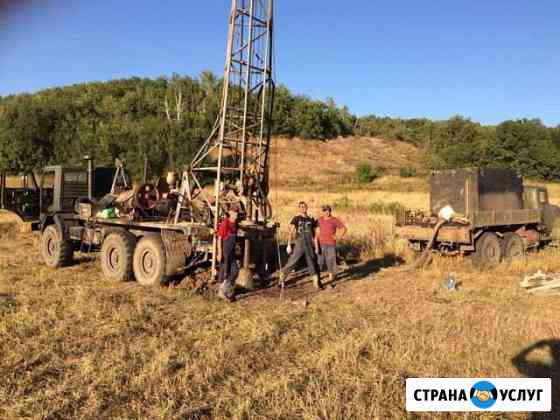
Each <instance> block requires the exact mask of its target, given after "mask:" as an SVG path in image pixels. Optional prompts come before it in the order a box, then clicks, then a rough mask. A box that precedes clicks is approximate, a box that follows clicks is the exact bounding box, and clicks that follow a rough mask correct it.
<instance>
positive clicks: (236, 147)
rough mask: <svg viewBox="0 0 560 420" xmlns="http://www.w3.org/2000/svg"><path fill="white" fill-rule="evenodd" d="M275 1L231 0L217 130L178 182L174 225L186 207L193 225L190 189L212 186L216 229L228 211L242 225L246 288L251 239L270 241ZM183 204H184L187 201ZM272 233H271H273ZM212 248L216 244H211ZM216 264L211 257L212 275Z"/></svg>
mask: <svg viewBox="0 0 560 420" xmlns="http://www.w3.org/2000/svg"><path fill="white" fill-rule="evenodd" d="M273 8H274V4H273V0H268V1H262V0H232V6H231V15H230V21H229V31H228V42H227V51H226V64H225V72H224V83H223V92H222V102H221V110H220V114H219V116H218V119H217V122H216V125H215V127H214V129H213V131H212V133H211V135H210V136H209V138H208V140H207V141H206V142H205V143H204V145H203V146H202V148H201V149H200V150H199V151H198V153H197V154H196V156H195V158H194V159H193V161H192V163H191V165H190V167H189V168H187V169H186V170H185V172H184V173H183V177H182V187H181V194H180V197H181V199H180V200H179V204H178V210H177V212H176V215H175V217H176V222H178V221H179V220H180V219H181V214H182V212H183V210H185V207H187V209H186V210H187V211H188V212H189V214H190V215H191V221H193V222H195V221H197V220H196V218H195V217H194V214H195V212H193V211H192V202H193V195H192V192H193V188H195V189H196V190H197V191H199V192H201V191H203V190H204V181H203V180H211V182H213V185H212V187H213V189H214V192H213V194H212V196H211V197H210V196H206V197H205V201H206V203H205V204H206V205H207V208H208V209H209V212H208V214H209V215H210V218H211V223H212V225H213V228H214V230H216V229H217V226H218V222H219V220H220V217H221V216H222V215H223V214H224V212H225V210H226V209H227V208H228V207H234V208H236V209H237V210H240V212H241V214H242V218H243V219H244V221H243V222H242V223H241V232H242V235H243V236H244V247H243V250H244V251H243V252H244V258H243V270H241V272H240V276H241V277H242V282H246V283H247V284H248V283H249V282H250V281H249V280H248V279H249V278H250V277H251V274H250V272H249V265H250V262H249V261H250V256H251V245H252V242H254V239H255V238H259V237H263V236H264V237H270V236H271V235H272V236H274V229H275V228H274V227H270V226H269V225H270V223H269V222H270V217H271V207H270V203H269V201H268V188H269V186H268V181H269V171H268V155H269V149H270V135H271V132H270V130H271V118H272V108H273V101H274V88H275V85H274V80H273V73H272V66H273V11H274V9H273ZM185 198H186V199H187V200H186V203H185V200H184V199H185ZM271 229H272V230H271ZM214 247H215V240H214ZM215 265H216V261H215V259H214V258H212V271H213V272H214V271H215Z"/></svg>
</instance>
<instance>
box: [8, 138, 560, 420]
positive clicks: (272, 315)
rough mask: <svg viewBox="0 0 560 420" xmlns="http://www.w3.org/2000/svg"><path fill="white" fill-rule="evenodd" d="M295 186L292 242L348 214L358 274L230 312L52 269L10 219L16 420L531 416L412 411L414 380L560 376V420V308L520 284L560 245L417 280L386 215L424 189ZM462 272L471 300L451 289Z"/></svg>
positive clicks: (280, 195)
mask: <svg viewBox="0 0 560 420" xmlns="http://www.w3.org/2000/svg"><path fill="white" fill-rule="evenodd" d="M314 147H317V148H320V145H316V146H314ZM330 147H332V146H330ZM319 150H320V149H319ZM289 158H290V159H292V162H295V163H294V165H295V166H296V167H298V168H299V167H301V166H302V165H303V164H304V163H305V162H306V161H305V160H304V161H298V160H297V159H299V157H298V156H295V155H289ZM276 159H277V160H280V159H286V156H285V155H282V156H280V157H277V158H276ZM313 171H314V172H313V173H317V171H319V172H320V168H314V169H313ZM343 172H344V171H343ZM350 173H351V172H350V171H349V170H348V171H347V176H348V178H346V181H348V180H349V179H350V178H349V177H350V175H349V174H350ZM278 174H279V175H278V176H279V177H280V180H276V181H278V182H277V185H276V189H274V190H273V191H272V193H271V197H272V199H273V201H274V204H275V209H276V210H277V212H278V214H277V216H276V217H277V220H279V221H280V222H281V223H282V226H283V232H284V233H285V228H286V226H287V222H288V220H289V218H290V217H291V216H292V215H293V213H294V211H295V205H296V204H297V201H298V200H300V199H303V200H306V201H308V202H309V204H310V207H311V211H312V213H314V214H317V212H318V209H319V207H320V205H322V204H324V203H330V204H333V205H334V206H335V209H336V210H335V212H336V214H337V215H339V216H340V217H341V218H343V219H344V220H345V221H346V222H347V224H348V226H349V229H350V230H349V234H348V238H347V240H346V241H344V243H343V244H342V251H343V254H344V256H345V257H346V258H347V260H348V265H347V266H346V267H345V269H344V272H343V273H342V274H341V278H340V280H339V281H337V282H336V283H335V284H334V285H332V286H334V287H332V286H331V285H329V287H327V288H326V290H325V291H323V292H320V293H316V292H314V290H313V289H312V287H311V284H310V280H309V279H307V278H299V279H296V280H295V282H293V283H291V286H290V287H289V288H288V290H287V291H286V292H285V294H283V295H281V294H280V291H279V290H277V289H275V288H274V289H271V290H265V291H260V292H255V293H253V294H248V295H243V296H241V298H240V299H239V300H238V302H237V303H235V304H232V305H228V304H224V303H223V302H222V301H219V300H218V299H217V298H216V297H214V296H213V295H212V294H211V293H208V292H204V293H202V292H199V291H196V290H195V289H194V287H193V284H194V283H195V282H196V275H195V276H194V277H195V278H186V279H185V280H184V281H183V282H181V283H180V284H179V285H177V286H172V287H165V288H156V289H143V288H140V287H138V286H137V285H135V284H134V283H131V284H114V283H111V282H109V281H107V280H105V279H103V278H102V277H101V275H100V271H99V268H98V261H96V260H91V259H88V258H85V257H80V258H79V261H78V262H79V263H78V264H75V265H73V266H72V267H69V268H66V269H62V270H59V271H55V270H51V269H48V268H46V267H44V266H43V265H41V264H40V262H39V255H38V237H37V236H34V235H32V234H20V233H17V229H16V228H15V227H14V225H13V224H11V223H8V222H7V220H6V219H5V218H2V216H0V237H1V240H0V354H1V355H2V357H1V358H0V418H2V419H14V418H50V419H58V418H92V419H98V418H150V419H152V418H153V419H168V418H169V419H191V418H224V419H229V418H236V419H249V418H262V419H268V418H281V419H293V418H304V419H349V418H356V419H393V418H394V419H403V418H410V419H412V418H441V419H444V418H461V419H463V418H483V419H491V418H492V419H493V418H496V419H498V418H500V419H506V418H507V419H522V418H527V417H528V416H527V414H523V413H519V414H508V415H501V416H494V415H491V414H485V415H480V416H463V415H460V416H459V415H457V416H455V415H421V416H413V415H408V416H407V413H406V412H405V409H404V395H405V394H404V391H405V387H404V385H405V380H406V378H408V377H438V376H441V377H523V376H547V377H552V378H553V388H554V389H553V392H554V395H555V397H554V403H553V404H554V410H555V411H554V412H553V413H549V414H548V415H546V416H544V417H536V416H533V417H531V418H550V419H556V418H560V311H558V304H559V303H560V298H559V297H558V296H531V295H528V294H527V293H526V292H525V291H524V290H523V289H521V288H520V287H519V281H520V280H521V279H522V277H523V275H524V274H525V273H533V272H535V271H536V270H537V269H542V270H548V271H560V253H559V252H558V251H556V250H555V249H548V250H545V251H542V252H539V253H534V254H531V255H530V256H529V258H528V259H527V263H526V264H521V265H516V266H513V267H508V268H506V267H498V268H496V269H495V270H492V271H490V272H485V273H480V272H477V271H474V270H473V269H472V267H471V265H470V262H469V261H468V259H462V258H435V260H434V263H433V264H432V265H431V266H430V267H429V268H426V269H424V270H417V271H404V270H403V269H402V268H403V266H404V263H405V262H406V261H407V260H408V258H409V257H408V254H407V252H406V247H405V246H404V244H403V243H402V242H401V241H398V240H395V239H394V238H393V237H392V229H393V228H392V219H391V217H390V216H389V215H388V214H386V213H387V211H388V210H390V208H391V207H392V206H394V204H392V203H399V204H400V205H405V206H407V207H425V206H426V205H427V193H426V187H425V182H424V181H422V180H421V179H415V180H403V181H402V182H400V181H399V179H398V177H396V176H394V175H393V176H389V177H387V178H384V179H382V180H379V181H376V183H374V185H372V186H367V187H362V188H360V187H358V186H356V185H353V186H352V187H351V188H347V185H346V184H345V183H344V182H341V183H338V184H337V183H334V182H333V183H332V184H331V185H330V187H329V188H327V189H326V190H325V189H320V188H318V186H317V185H315V186H309V185H307V184H305V185H301V188H298V185H297V182H295V181H294V180H293V179H292V175H293V174H292V173H291V171H289V170H288V173H286V172H285V171H284V170H278ZM288 175H289V176H288ZM343 175H344V174H343ZM334 176H338V174H335V175H334ZM301 184H303V183H301ZM349 184H350V185H351V184H352V183H351V182H349ZM412 187H414V189H413V188H412ZM558 193H560V188H556V187H554V188H552V194H553V199H555V200H558V199H560V195H559V194H558ZM2 221H3V223H2ZM450 273H454V274H455V276H456V278H457V281H458V290H457V291H456V292H449V291H447V290H446V289H445V288H444V287H443V283H444V280H445V278H446V277H447V275H449V274H450ZM533 347H534V348H533ZM526 349H528V350H530V351H529V354H528V355H525V354H523V353H522V352H523V351H524V350H526Z"/></svg>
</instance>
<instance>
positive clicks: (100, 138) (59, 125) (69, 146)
mask: <svg viewBox="0 0 560 420" xmlns="http://www.w3.org/2000/svg"><path fill="white" fill-rule="evenodd" d="M220 93H221V81H220V79H219V78H217V77H216V76H215V75H213V74H212V73H210V72H203V73H202V74H201V75H200V76H198V77H196V78H191V77H186V76H179V75H173V76H172V77H170V78H167V77H160V78H158V79H156V80H152V79H141V78H131V79H123V80H113V81H109V82H92V83H83V84H78V85H73V86H67V87H62V88H53V89H48V90H44V91H41V92H38V93H35V94H31V95H30V94H20V95H12V96H7V97H4V98H0V168H3V169H7V170H11V171H21V170H28V169H30V168H37V167H41V166H44V165H46V164H57V163H68V164H76V163H79V161H80V160H81V158H82V157H83V156H84V155H86V154H91V155H94V156H95V158H96V161H97V162H100V163H105V164H107V163H110V162H112V160H113V159H114V158H115V157H121V158H124V159H126V161H127V163H128V166H129V168H130V169H131V170H132V172H133V173H134V174H135V175H138V174H139V173H140V172H141V170H142V167H143V161H144V158H145V157H148V159H149V161H150V167H151V170H152V171H153V172H154V173H155V174H162V173H164V171H165V170H167V169H180V168H181V167H182V165H183V164H185V163H187V162H189V161H190V159H191V157H192V155H193V153H194V152H195V151H196V150H197V149H198V147H199V146H200V144H201V143H202V142H203V141H204V140H205V138H206V136H207V135H208V133H209V132H210V130H211V128H212V126H213V124H214V121H215V120H216V116H217V113H218V109H219V106H220ZM272 123H273V134H274V135H278V136H284V137H290V138H291V137H300V138H304V139H310V140H326V139H330V138H335V137H339V136H349V135H359V136H376V137H382V138H386V139H388V140H401V141H405V142H410V143H413V144H416V145H418V146H419V147H421V148H422V149H424V150H425V152H426V153H425V156H426V162H425V164H426V167H427V168H448V167H466V166H492V167H506V168H513V169H516V170H518V171H519V172H520V173H521V174H523V175H526V176H530V177H534V178H540V179H560V126H558V127H546V126H544V125H543V124H542V123H541V121H539V120H516V121H506V122H503V123H502V124H500V125H498V126H483V125H481V124H478V123H476V122H473V121H471V120H469V119H467V118H464V117H461V116H455V117H453V118H450V119H449V120H446V121H431V120H428V119H395V118H380V117H376V116H366V117H360V118H358V117H356V116H354V115H352V114H351V113H350V111H349V110H348V108H346V107H339V106H337V105H336V104H335V102H334V101H333V100H332V99H328V100H327V101H317V100H312V99H310V98H308V97H306V96H303V95H296V94H293V93H292V92H290V90H289V89H288V88H286V87H283V86H281V87H278V88H277V89H276V95H275V110H274V115H273V122H272Z"/></svg>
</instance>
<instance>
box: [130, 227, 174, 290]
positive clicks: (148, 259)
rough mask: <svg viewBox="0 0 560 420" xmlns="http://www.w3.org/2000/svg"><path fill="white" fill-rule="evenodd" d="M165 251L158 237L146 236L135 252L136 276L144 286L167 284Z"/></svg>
mask: <svg viewBox="0 0 560 420" xmlns="http://www.w3.org/2000/svg"><path fill="white" fill-rule="evenodd" d="M165 265H166V258H165V249H164V248H163V242H162V241H161V238H160V237H159V236H157V235H149V236H144V237H143V238H142V239H140V242H138V246H137V247H136V251H134V264H133V266H134V275H135V276H136V281H138V283H140V284H141V285H142V286H155V285H161V284H164V283H165V280H166V276H165Z"/></svg>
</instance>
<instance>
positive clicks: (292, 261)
mask: <svg viewBox="0 0 560 420" xmlns="http://www.w3.org/2000/svg"><path fill="white" fill-rule="evenodd" d="M303 256H305V261H306V262H307V268H308V269H309V271H311V272H312V274H315V275H316V276H319V275H320V271H319V264H317V257H316V255H315V250H314V246H313V242H312V240H310V239H309V238H307V239H306V238H305V237H301V238H298V239H296V244H295V246H294V250H293V251H292V254H291V255H290V258H288V262H287V263H286V265H285V266H284V268H283V269H282V274H284V275H288V274H289V273H290V271H292V270H293V269H294V268H295V266H296V264H297V263H298V261H299V260H300V258H301V257H303Z"/></svg>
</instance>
